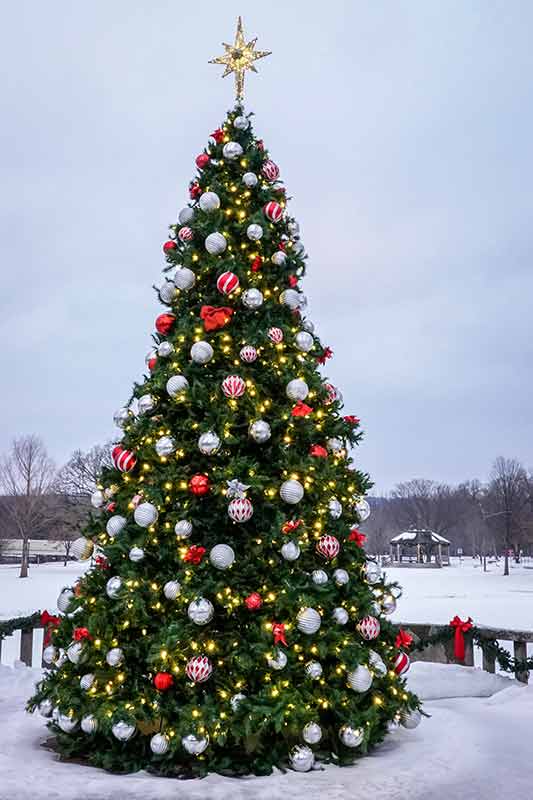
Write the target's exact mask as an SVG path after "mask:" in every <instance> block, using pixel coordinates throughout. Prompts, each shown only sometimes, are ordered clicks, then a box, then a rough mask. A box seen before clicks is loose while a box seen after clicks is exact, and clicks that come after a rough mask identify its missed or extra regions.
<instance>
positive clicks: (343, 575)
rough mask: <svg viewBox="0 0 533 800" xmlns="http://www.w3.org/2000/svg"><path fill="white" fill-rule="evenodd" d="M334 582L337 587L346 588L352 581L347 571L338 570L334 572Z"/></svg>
mask: <svg viewBox="0 0 533 800" xmlns="http://www.w3.org/2000/svg"><path fill="white" fill-rule="evenodd" d="M333 580H334V581H335V583H336V584H337V586H345V585H346V584H347V583H348V581H349V580H350V576H349V575H348V573H347V572H346V570H345V569H336V570H334V572H333Z"/></svg>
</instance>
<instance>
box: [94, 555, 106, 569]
mask: <svg viewBox="0 0 533 800" xmlns="http://www.w3.org/2000/svg"><path fill="white" fill-rule="evenodd" d="M94 563H95V564H96V566H97V567H98V569H107V568H108V567H109V562H108V560H107V558H106V557H105V556H96V558H95V559H94Z"/></svg>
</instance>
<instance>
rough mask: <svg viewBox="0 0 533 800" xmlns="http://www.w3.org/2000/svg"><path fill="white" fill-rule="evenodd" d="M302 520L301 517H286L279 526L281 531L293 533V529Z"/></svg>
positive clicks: (296, 527)
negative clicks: (285, 520)
mask: <svg viewBox="0 0 533 800" xmlns="http://www.w3.org/2000/svg"><path fill="white" fill-rule="evenodd" d="M302 522H303V519H288V520H287V522H284V523H283V525H282V526H281V530H282V531H283V533H293V531H295V530H297V529H298V528H299V527H300V525H301V524H302Z"/></svg>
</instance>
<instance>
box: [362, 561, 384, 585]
mask: <svg viewBox="0 0 533 800" xmlns="http://www.w3.org/2000/svg"><path fill="white" fill-rule="evenodd" d="M363 569H364V572H365V575H366V579H367V581H368V582H369V583H378V582H379V581H380V580H381V567H380V566H379V564H378V563H377V561H367V562H366V564H365V566H364V567H363Z"/></svg>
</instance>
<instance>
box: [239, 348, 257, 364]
mask: <svg viewBox="0 0 533 800" xmlns="http://www.w3.org/2000/svg"><path fill="white" fill-rule="evenodd" d="M239 355H240V357H241V361H246V363H247V364H251V363H252V361H255V360H256V358H257V350H256V349H255V347H252V345H251V344H245V345H244V347H243V348H241V351H240V353H239Z"/></svg>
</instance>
